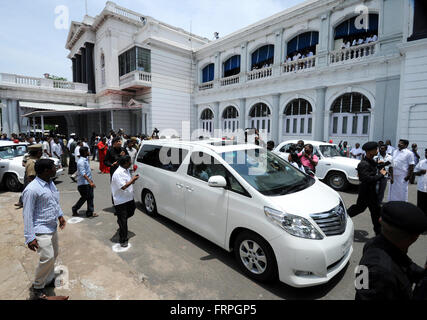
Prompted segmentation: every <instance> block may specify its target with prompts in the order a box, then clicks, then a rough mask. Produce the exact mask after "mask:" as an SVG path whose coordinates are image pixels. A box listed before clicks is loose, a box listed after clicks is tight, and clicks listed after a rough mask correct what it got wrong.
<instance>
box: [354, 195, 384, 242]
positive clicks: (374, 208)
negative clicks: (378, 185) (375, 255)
mask: <svg viewBox="0 0 427 320" xmlns="http://www.w3.org/2000/svg"><path fill="white" fill-rule="evenodd" d="M361 188H363V187H361ZM366 208H369V211H370V212H371V220H372V224H373V225H374V232H375V235H379V234H380V233H381V224H380V223H379V221H378V219H379V218H380V215H381V206H380V203H379V202H378V196H377V194H376V193H374V194H372V195H369V194H366V193H362V194H360V193H359V196H358V197H357V202H356V204H354V205H352V206H351V207H350V208H348V210H347V213H348V215H349V216H350V217H352V218H353V217H355V216H357V215H358V214H360V213H362V212H364V211H365V210H366Z"/></svg>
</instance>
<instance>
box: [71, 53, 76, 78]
mask: <svg viewBox="0 0 427 320" xmlns="http://www.w3.org/2000/svg"><path fill="white" fill-rule="evenodd" d="M71 63H72V65H73V82H77V59H76V58H75V57H74V58H71Z"/></svg>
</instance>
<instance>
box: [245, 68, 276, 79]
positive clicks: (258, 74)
mask: <svg viewBox="0 0 427 320" xmlns="http://www.w3.org/2000/svg"><path fill="white" fill-rule="evenodd" d="M272 75H273V67H267V68H262V69H257V70H252V71H249V72H248V73H247V81H252V80H258V79H263V78H268V77H271V76H272Z"/></svg>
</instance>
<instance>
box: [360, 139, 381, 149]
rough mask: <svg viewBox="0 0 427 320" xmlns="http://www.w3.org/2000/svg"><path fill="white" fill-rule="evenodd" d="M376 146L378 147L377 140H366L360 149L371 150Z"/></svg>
mask: <svg viewBox="0 0 427 320" xmlns="http://www.w3.org/2000/svg"><path fill="white" fill-rule="evenodd" d="M377 148H378V143H377V142H375V141H369V142H366V143H365V144H364V145H363V147H362V150H364V151H371V150H374V149H377Z"/></svg>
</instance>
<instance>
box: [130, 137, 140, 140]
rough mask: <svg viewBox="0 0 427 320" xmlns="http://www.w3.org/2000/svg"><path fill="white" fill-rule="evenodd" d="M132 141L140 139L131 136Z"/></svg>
mask: <svg viewBox="0 0 427 320" xmlns="http://www.w3.org/2000/svg"><path fill="white" fill-rule="evenodd" d="M130 139H131V140H132V141H138V139H137V138H136V137H132V138H130Z"/></svg>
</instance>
